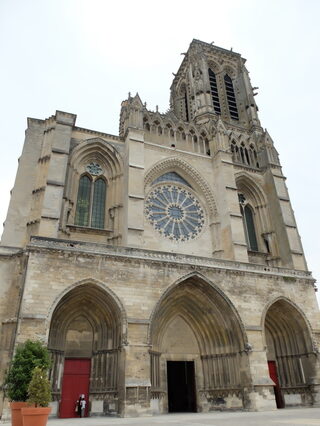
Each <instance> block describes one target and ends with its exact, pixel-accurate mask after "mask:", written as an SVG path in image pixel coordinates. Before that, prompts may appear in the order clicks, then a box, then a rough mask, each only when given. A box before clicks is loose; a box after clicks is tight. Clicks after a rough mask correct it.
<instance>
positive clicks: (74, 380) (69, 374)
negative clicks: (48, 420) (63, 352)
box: [60, 358, 91, 418]
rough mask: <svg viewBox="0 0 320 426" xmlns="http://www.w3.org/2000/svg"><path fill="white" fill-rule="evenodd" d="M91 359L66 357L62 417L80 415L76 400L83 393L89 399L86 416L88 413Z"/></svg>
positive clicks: (61, 404)
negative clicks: (76, 408)
mask: <svg viewBox="0 0 320 426" xmlns="http://www.w3.org/2000/svg"><path fill="white" fill-rule="evenodd" d="M90 363H91V361H90V359H83V358H81V359H80V358H79V359H75V358H73V359H65V361H64V372H63V380H62V395H61V403H60V417H61V418H70V417H78V413H77V412H76V411H75V407H76V402H77V400H78V399H79V396H80V395H81V394H84V395H85V400H86V401H87V405H86V411H85V417H86V416H87V415H88V399H89V398H88V396H89V379H90Z"/></svg>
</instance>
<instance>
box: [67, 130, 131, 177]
mask: <svg viewBox="0 0 320 426" xmlns="http://www.w3.org/2000/svg"><path fill="white" fill-rule="evenodd" d="M91 161H98V162H100V163H101V166H102V167H103V168H104V169H105V171H106V175H107V176H109V177H110V178H115V177H118V176H119V175H121V174H122V169H123V165H122V159H121V157H120V154H119V152H118V151H117V150H116V148H115V147H114V146H113V145H111V144H110V143H108V142H106V141H105V140H104V139H101V138H93V139H88V140H85V141H83V142H81V143H80V144H79V145H78V146H77V147H76V148H75V149H74V150H73V152H72V155H71V161H70V165H71V167H73V168H74V169H78V168H79V165H81V164H84V163H90V162H91Z"/></svg>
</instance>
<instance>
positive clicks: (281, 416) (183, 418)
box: [48, 408, 320, 426]
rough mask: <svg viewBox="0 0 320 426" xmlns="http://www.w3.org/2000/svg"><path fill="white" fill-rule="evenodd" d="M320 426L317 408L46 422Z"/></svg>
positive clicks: (62, 425) (52, 425)
mask: <svg viewBox="0 0 320 426" xmlns="http://www.w3.org/2000/svg"><path fill="white" fill-rule="evenodd" d="M78 425H79V426H108V425H113V426H122V425H133V426H149V425H150V426H151V425H157V426H171V425H172V426H208V425H210V426H265V425H266V426H268V425H270V426H296V425H297V426H314V425H318V426H320V408H288V409H283V410H275V411H264V412H239V411H238V412H218V411H215V412H212V413H190V414H189V413H188V414H187V413H183V414H163V415H161V416H153V417H134V418H115V417H91V418H83V419H79V418H75V419H49V421H48V426H78Z"/></svg>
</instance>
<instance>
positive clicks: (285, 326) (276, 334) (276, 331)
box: [261, 296, 316, 353]
mask: <svg viewBox="0 0 320 426" xmlns="http://www.w3.org/2000/svg"><path fill="white" fill-rule="evenodd" d="M261 325H262V329H263V331H264V338H265V330H266V329H268V330H269V332H270V333H271V335H272V336H273V338H274V340H275V344H277V343H278V347H284V346H286V352H291V353H293V352H297V351H298V352H299V351H300V352H306V353H307V352H309V351H315V350H316V347H315V343H314V342H313V339H312V328H311V325H310V323H309V321H308V319H307V318H306V316H305V314H304V312H302V311H301V309H300V308H299V307H298V306H297V305H296V304H295V303H294V302H292V301H291V300H290V299H288V298H286V297H283V296H280V297H277V298H276V299H274V300H272V301H271V302H269V303H268V305H267V306H266V307H265V309H264V311H263V314H262V318H261ZM279 339H280V340H281V342H280V341H279Z"/></svg>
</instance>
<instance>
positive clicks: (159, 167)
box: [145, 157, 217, 216]
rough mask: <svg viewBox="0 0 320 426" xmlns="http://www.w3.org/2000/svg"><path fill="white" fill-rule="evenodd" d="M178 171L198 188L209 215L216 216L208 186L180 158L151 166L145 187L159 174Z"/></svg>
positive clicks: (162, 161) (197, 173) (196, 172)
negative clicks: (203, 197) (205, 202)
mask: <svg viewBox="0 0 320 426" xmlns="http://www.w3.org/2000/svg"><path fill="white" fill-rule="evenodd" d="M179 169H180V170H182V172H184V173H183V174H184V176H183V177H186V180H188V178H189V180H190V181H191V182H194V183H195V186H198V187H199V188H200V189H201V191H202V193H203V195H204V196H205V198H206V201H207V203H208V207H209V211H210V213H211V214H213V215H214V216H216V215H217V208H216V204H215V201H214V196H213V193H212V191H211V189H210V186H209V185H208V183H207V182H206V181H205V179H204V178H203V177H202V176H201V175H200V173H199V172H198V171H197V170H196V169H194V168H193V167H192V166H191V165H190V164H189V163H187V162H186V161H184V160H182V159H181V158H178V157H172V158H167V159H165V160H161V161H159V162H158V163H156V164H155V165H153V166H152V168H151V169H150V170H149V171H148V172H147V173H146V176H145V187H147V186H148V185H150V184H151V183H152V182H153V181H154V180H155V179H156V178H157V177H158V176H160V175H161V174H163V173H165V172H167V171H171V170H177V171H179Z"/></svg>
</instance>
